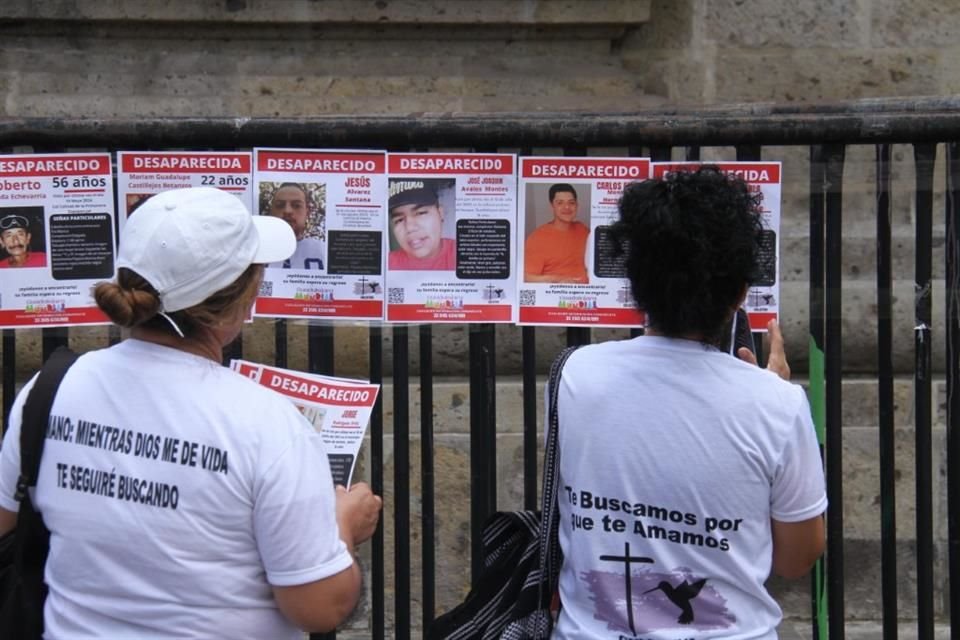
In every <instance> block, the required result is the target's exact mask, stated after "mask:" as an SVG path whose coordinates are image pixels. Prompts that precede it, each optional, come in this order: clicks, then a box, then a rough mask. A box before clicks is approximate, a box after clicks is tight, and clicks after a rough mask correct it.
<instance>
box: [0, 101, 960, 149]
mask: <svg viewBox="0 0 960 640" xmlns="http://www.w3.org/2000/svg"><path fill="white" fill-rule="evenodd" d="M665 122H668V123H669V124H668V126H665ZM958 129H960V98H957V97H955V96H954V97H945V98H900V99H873V100H854V101H841V102H835V103H831V104H822V105H775V104H770V103H766V104H744V105H733V106H726V107H722V106H721V107H712V108H684V109H679V108H678V109H661V108H657V109H649V110H641V111H631V112H627V113H602V114H600V113H576V114H571V113H534V114H530V113H496V114H467V113H456V114H450V113H438V114H430V115H420V116H418V117H414V118H411V117H410V116H406V115H404V116H386V115H384V116H356V115H349V116H319V117H297V118H250V119H244V120H237V119H236V118H229V117H222V118H105V119H104V118H16V117H7V118H0V147H2V146H21V145H32V146H34V147H35V148H38V147H42V146H43V145H57V147H58V148H62V147H63V146H70V147H99V148H102V147H112V148H121V149H129V150H131V151H137V150H147V149H151V148H171V147H190V148H196V147H213V148H217V149H222V148H224V147H237V148H249V147H256V146H278V145H279V146H293V147H299V148H311V147H317V148H325V147H353V148H376V149H382V148H384V147H387V148H400V147H405V148H410V147H434V146H442V147H473V146H475V145H476V143H477V140H483V141H484V145H485V146H487V147H510V148H517V147H541V146H561V147H567V146H580V147H594V146H597V147H603V146H620V145H622V143H623V140H643V141H645V143H647V144H651V145H662V146H678V145H704V146H705V145H736V144H765V145H806V144H819V143H841V142H861V143H874V144H877V143H882V142H935V141H939V140H949V139H953V138H955V137H956V132H957V130H958Z"/></svg>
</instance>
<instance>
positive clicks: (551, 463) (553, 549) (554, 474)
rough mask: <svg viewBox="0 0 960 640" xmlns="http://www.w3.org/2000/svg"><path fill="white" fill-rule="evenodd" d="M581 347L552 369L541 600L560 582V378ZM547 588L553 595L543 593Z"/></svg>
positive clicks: (560, 358) (545, 459)
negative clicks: (568, 361)
mask: <svg viewBox="0 0 960 640" xmlns="http://www.w3.org/2000/svg"><path fill="white" fill-rule="evenodd" d="M577 348H578V346H573V347H567V348H566V349H564V350H563V351H561V352H560V355H559V356H557V358H556V360H554V361H553V365H551V367H550V378H549V380H548V381H547V385H548V386H547V388H548V389H549V390H550V398H549V404H548V407H547V416H548V423H547V445H546V449H545V450H544V455H543V495H542V497H541V500H542V502H541V507H540V509H541V521H540V523H541V524H540V590H541V593H540V598H541V602H543V601H544V600H543V598H544V597H546V598H550V597H552V595H553V593H552V592H553V590H554V589H555V588H556V586H557V583H558V581H559V578H560V565H561V564H562V563H563V557H562V554H561V552H560V505H559V503H558V502H557V493H558V491H559V484H560V441H559V437H560V415H559V413H558V411H557V405H558V401H559V397H560V378H561V376H562V374H563V366H564V365H565V364H566V362H567V359H568V358H569V357H570V355H571V354H572V353H573V352H574V351H576V350H577ZM544 586H546V587H547V588H548V589H549V590H550V592H549V593H543V590H544Z"/></svg>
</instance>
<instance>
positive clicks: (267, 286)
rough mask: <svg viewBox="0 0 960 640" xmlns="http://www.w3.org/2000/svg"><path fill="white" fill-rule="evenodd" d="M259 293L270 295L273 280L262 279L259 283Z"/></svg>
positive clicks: (271, 293)
mask: <svg viewBox="0 0 960 640" xmlns="http://www.w3.org/2000/svg"><path fill="white" fill-rule="evenodd" d="M260 295H261V296H272V295H273V282H270V281H269V280H264V281H263V282H261V283H260Z"/></svg>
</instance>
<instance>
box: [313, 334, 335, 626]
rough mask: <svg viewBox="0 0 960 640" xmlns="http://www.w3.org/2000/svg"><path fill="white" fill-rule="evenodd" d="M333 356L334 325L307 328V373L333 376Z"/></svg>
mask: <svg viewBox="0 0 960 640" xmlns="http://www.w3.org/2000/svg"><path fill="white" fill-rule="evenodd" d="M333 356H334V353H333V325H329V324H322V325H318V324H313V323H311V324H310V325H309V326H308V327H307V371H309V372H311V373H320V374H323V375H328V376H332V375H333V374H334V364H333V360H334V357H333ZM336 637H337V633H336V631H331V632H329V633H311V634H310V640H334V638H336Z"/></svg>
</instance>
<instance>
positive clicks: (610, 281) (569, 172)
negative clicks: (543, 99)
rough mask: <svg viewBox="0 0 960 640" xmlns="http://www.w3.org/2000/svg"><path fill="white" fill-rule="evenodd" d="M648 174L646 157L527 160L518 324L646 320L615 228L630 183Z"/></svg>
mask: <svg viewBox="0 0 960 640" xmlns="http://www.w3.org/2000/svg"><path fill="white" fill-rule="evenodd" d="M649 173H650V161H649V159H647V158H569V157H529V158H521V159H520V187H519V190H520V209H519V211H520V214H519V215H520V223H521V230H520V240H519V242H518V243H517V253H518V262H517V264H518V267H517V270H518V271H519V275H518V279H519V281H520V282H519V284H518V288H519V289H520V292H519V304H518V307H517V310H518V312H517V323H518V324H524V325H561V326H582V327H639V326H642V325H643V315H642V314H641V313H640V312H639V311H637V309H636V307H635V306H634V303H633V297H632V296H631V295H630V286H629V283H628V282H627V280H626V277H625V276H626V273H625V270H624V265H623V256H618V255H617V254H616V253H615V252H614V250H613V246H612V243H611V242H610V240H609V228H610V225H612V224H613V223H614V222H616V221H617V219H618V216H619V214H618V211H617V202H618V201H619V200H620V196H621V194H622V193H623V188H624V187H625V186H626V185H627V184H629V183H630V182H635V181H637V180H645V179H647V178H648V177H649Z"/></svg>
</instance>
